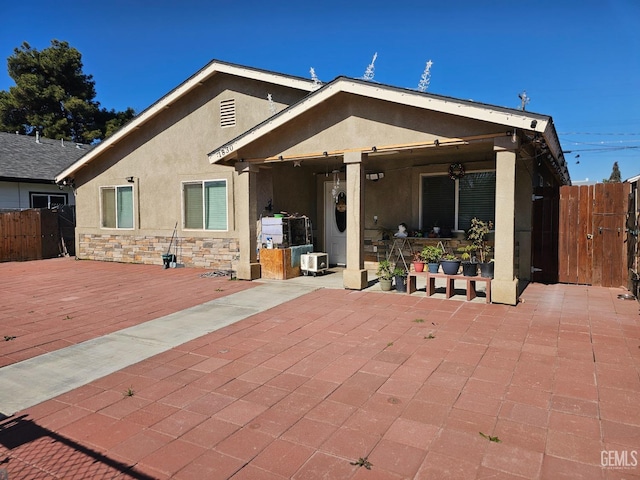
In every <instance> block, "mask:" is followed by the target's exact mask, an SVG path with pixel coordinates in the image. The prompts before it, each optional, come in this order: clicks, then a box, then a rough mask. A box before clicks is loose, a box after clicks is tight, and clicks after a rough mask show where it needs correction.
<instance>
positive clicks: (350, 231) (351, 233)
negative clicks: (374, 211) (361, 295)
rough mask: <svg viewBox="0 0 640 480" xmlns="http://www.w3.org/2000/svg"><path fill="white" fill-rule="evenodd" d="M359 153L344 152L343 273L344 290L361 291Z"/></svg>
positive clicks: (361, 156)
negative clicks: (344, 217)
mask: <svg viewBox="0 0 640 480" xmlns="http://www.w3.org/2000/svg"><path fill="white" fill-rule="evenodd" d="M364 158H365V155H364V154H362V153H361V152H345V154H344V159H343V161H344V163H345V164H346V165H347V181H346V187H347V268H346V269H345V270H344V273H343V277H342V278H343V283H344V288H348V289H353V290H362V289H363V288H365V287H366V286H367V282H368V279H367V271H366V270H365V269H364V223H363V219H364V168H363V167H362V161H363V160H364Z"/></svg>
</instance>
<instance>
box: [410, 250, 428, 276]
mask: <svg viewBox="0 0 640 480" xmlns="http://www.w3.org/2000/svg"><path fill="white" fill-rule="evenodd" d="M424 263H425V262H424V259H423V258H422V254H421V252H414V253H413V269H414V270H415V271H416V272H418V273H419V272H422V271H424Z"/></svg>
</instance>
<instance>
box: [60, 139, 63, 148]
mask: <svg viewBox="0 0 640 480" xmlns="http://www.w3.org/2000/svg"><path fill="white" fill-rule="evenodd" d="M60 145H62V146H63V147H64V138H61V139H60Z"/></svg>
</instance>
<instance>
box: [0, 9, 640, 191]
mask: <svg viewBox="0 0 640 480" xmlns="http://www.w3.org/2000/svg"><path fill="white" fill-rule="evenodd" d="M3 3H4V4H3V6H2V16H3V18H5V19H10V21H5V22H3V26H2V28H1V29H0V61H1V62H2V63H3V68H2V69H1V70H0V90H8V89H9V87H11V86H12V85H14V82H13V80H12V79H11V78H9V76H8V75H7V73H6V58H7V57H9V56H10V55H11V54H12V53H13V49H14V48H16V47H18V46H20V45H21V44H22V42H23V41H27V42H29V43H30V44H31V46H32V47H34V48H37V49H39V50H41V49H44V48H46V47H48V46H49V45H50V41H51V40H52V39H58V40H64V41H67V42H69V43H70V44H71V46H73V47H75V48H77V49H78V50H79V51H80V52H81V53H82V56H83V62H84V72H85V73H87V74H91V75H93V77H94V80H95V82H96V90H97V94H98V95H97V100H98V101H99V102H100V103H101V105H102V106H103V107H106V108H108V109H111V108H114V109H116V110H123V109H125V108H126V107H133V108H134V109H135V110H136V111H137V112H140V111H141V110H143V109H144V108H146V107H147V106H149V105H150V104H152V103H153V102H155V101H156V100H157V99H158V98H160V97H161V96H162V95H164V94H165V93H167V92H168V91H169V90H171V89H173V88H174V87H176V86H177V85H178V84H179V83H181V82H182V81H184V80H185V79H186V78H188V77H189V76H191V75H192V74H193V73H195V72H196V71H197V70H199V69H200V68H202V67H203V66H204V65H206V64H207V63H208V62H209V61H211V60H212V59H219V60H223V61H227V62H233V63H238V64H241V65H248V66H253V67H258V68H263V69H267V70H273V71H277V72H281V73H286V74H291V75H298V76H302V77H307V78H309V68H310V67H314V68H315V71H316V73H317V75H318V77H319V78H320V79H321V80H322V81H324V82H327V81H330V80H332V79H333V78H335V77H337V76H339V75H346V76H351V77H362V76H363V74H364V72H365V69H366V67H367V65H368V64H369V63H370V62H371V59H372V57H373V54H374V53H376V52H377V53H378V57H377V60H376V62H375V77H374V80H375V81H377V82H380V83H387V84H391V85H396V86H399V87H408V88H416V87H417V85H418V82H419V80H420V75H421V74H422V71H423V69H424V66H425V63H426V61H427V60H432V61H433V67H432V69H431V84H430V86H429V89H428V92H430V93H434V94H441V95H447V96H452V97H456V98H461V99H471V100H475V101H479V102H483V103H489V104H495V105H499V106H504V107H511V108H517V107H519V105H520V99H519V98H518V94H519V93H521V92H522V91H526V93H527V96H528V97H529V98H530V102H529V104H528V105H527V107H526V109H527V110H530V111H532V112H536V113H542V114H545V115H550V116H552V117H553V119H554V122H555V125H556V130H557V131H558V133H559V136H560V141H561V143H562V147H563V149H564V150H565V151H570V152H571V153H566V154H565V158H566V159H567V160H568V162H569V171H570V173H571V177H572V179H573V180H574V181H576V180H584V179H586V178H589V179H590V180H598V181H599V180H602V179H603V178H608V177H609V175H610V173H611V168H612V165H613V162H614V161H617V162H618V163H619V165H620V169H621V172H622V176H623V178H628V177H631V176H634V175H637V174H640V93H639V92H640V29H639V28H638V26H637V22H638V19H640V1H638V0H539V1H528V0H527V1H522V0H519V1H513V0H483V1H478V0H475V1H456V0H449V1H429V0H422V1H397V2H389V1H384V2H382V1H377V0H370V1H363V0H351V1H345V0H341V1H334V0H331V1H324V2H323V1H316V2H310V1H307V2H293V1H288V0H281V1H279V2H266V1H242V0H236V1H215V0H212V1H205V0H201V1H195V0H181V1H179V2H178V1H169V0H156V1H135V0H111V1H105V2H86V1H80V0H76V1H71V0H59V1H55V2H52V1H46V2H45V1H41V0H35V1H30V2H27V3H19V2H3ZM578 155H579V157H577V156H578ZM578 162H579V163H578Z"/></svg>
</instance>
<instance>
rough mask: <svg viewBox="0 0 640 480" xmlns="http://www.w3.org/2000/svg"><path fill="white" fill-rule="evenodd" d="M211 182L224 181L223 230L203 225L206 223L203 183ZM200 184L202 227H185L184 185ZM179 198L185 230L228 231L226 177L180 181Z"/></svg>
mask: <svg viewBox="0 0 640 480" xmlns="http://www.w3.org/2000/svg"><path fill="white" fill-rule="evenodd" d="M212 182H224V189H225V207H226V211H225V224H226V228H225V229H224V230H216V229H209V228H206V227H205V225H206V224H207V221H206V220H207V219H206V217H207V210H206V205H205V185H206V184H207V183H212ZM197 184H200V185H202V228H187V227H186V224H187V212H186V210H185V209H186V204H185V190H184V187H185V185H197ZM180 198H181V203H182V208H181V210H182V229H183V230H186V231H194V232H228V231H229V220H230V219H229V181H228V180H227V179H226V178H211V179H208V180H185V181H183V182H181V185H180Z"/></svg>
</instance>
